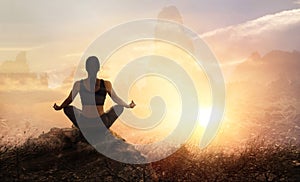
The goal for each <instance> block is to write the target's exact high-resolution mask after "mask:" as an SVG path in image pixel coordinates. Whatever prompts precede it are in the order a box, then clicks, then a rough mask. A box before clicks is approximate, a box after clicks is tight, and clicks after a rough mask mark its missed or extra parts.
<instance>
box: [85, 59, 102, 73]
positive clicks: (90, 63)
mask: <svg viewBox="0 0 300 182" xmlns="http://www.w3.org/2000/svg"><path fill="white" fill-rule="evenodd" d="M85 69H86V71H87V72H88V74H89V75H95V76H96V75H97V72H98V71H99V69H100V63H99V60H98V58H97V57H96V56H90V57H88V58H87V60H86V63H85Z"/></svg>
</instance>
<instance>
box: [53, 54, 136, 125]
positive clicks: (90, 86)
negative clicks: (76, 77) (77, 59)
mask: <svg viewBox="0 0 300 182" xmlns="http://www.w3.org/2000/svg"><path fill="white" fill-rule="evenodd" d="M99 69H100V63H99V60H98V58H97V57H95V56H91V57H89V58H88V59H87V61H86V71H87V73H88V77H87V78H86V79H82V80H80V81H76V82H75V83H74V86H73V89H72V91H71V92H70V94H69V96H68V97H67V98H66V99H65V101H64V102H63V103H62V104H61V105H60V106H58V105H56V103H55V104H54V106H53V108H54V109H55V110H61V109H63V110H64V113H65V114H66V115H67V117H68V118H69V119H70V120H71V121H72V123H73V124H74V125H75V126H76V127H78V122H77V120H76V118H77V119H78V118H80V119H82V120H84V121H92V120H93V119H95V121H96V122H98V121H99V116H100V118H101V120H102V121H103V123H104V125H105V126H106V128H110V127H111V126H112V124H113V123H114V122H115V121H116V119H117V118H118V116H119V115H120V114H121V113H122V112H123V108H124V107H126V108H134V107H135V103H134V102H133V101H131V103H130V104H127V103H125V102H124V101H123V100H122V99H121V98H119V97H118V96H117V94H116V93H115V92H114V90H113V88H112V85H111V83H110V82H109V81H106V80H103V79H98V78H97V73H98V71H99ZM78 93H79V95H80V98H81V103H82V110H79V109H78V108H76V107H74V106H70V104H71V103H72V101H73V100H74V98H75V96H76V95H77V94H78ZM106 94H108V95H109V96H110V97H111V98H112V100H113V101H114V102H115V103H117V105H116V106H113V107H111V108H110V109H109V111H108V112H104V109H103V105H104V102H105V98H106Z"/></svg>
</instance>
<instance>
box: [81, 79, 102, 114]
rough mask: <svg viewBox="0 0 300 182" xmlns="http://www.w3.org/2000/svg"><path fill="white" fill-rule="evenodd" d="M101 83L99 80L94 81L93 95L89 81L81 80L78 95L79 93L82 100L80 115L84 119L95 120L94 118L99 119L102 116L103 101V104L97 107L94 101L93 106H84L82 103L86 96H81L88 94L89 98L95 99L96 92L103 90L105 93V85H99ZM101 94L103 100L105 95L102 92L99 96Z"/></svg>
mask: <svg viewBox="0 0 300 182" xmlns="http://www.w3.org/2000/svg"><path fill="white" fill-rule="evenodd" d="M101 82H102V81H101V80H100V79H97V80H96V84H95V91H94V93H92V92H91V89H90V81H89V80H88V79H84V80H81V83H80V91H79V93H80V97H81V100H82V114H83V115H84V116H85V117H88V118H95V117H99V116H101V115H102V114H104V108H103V104H104V101H102V102H103V103H100V105H99V103H98V104H96V101H95V102H94V104H84V102H85V101H84V100H85V99H86V96H85V94H82V93H83V92H85V93H87V94H88V93H90V94H91V96H93V98H94V99H95V97H96V96H97V92H99V90H100V89H102V90H103V89H105V91H106V92H107V90H106V88H105V84H104V82H105V81H103V82H102V84H101ZM103 87H104V88H103ZM92 94H93V95H92ZM98 94H99V93H98ZM101 94H102V95H103V96H104V100H105V96H106V93H105V95H104V93H103V92H102V93H100V95H101Z"/></svg>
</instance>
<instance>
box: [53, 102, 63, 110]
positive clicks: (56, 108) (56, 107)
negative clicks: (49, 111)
mask: <svg viewBox="0 0 300 182" xmlns="http://www.w3.org/2000/svg"><path fill="white" fill-rule="evenodd" d="M53 108H54V109H55V110H56V111H59V110H61V109H62V107H61V106H58V105H56V103H54V105H53Z"/></svg>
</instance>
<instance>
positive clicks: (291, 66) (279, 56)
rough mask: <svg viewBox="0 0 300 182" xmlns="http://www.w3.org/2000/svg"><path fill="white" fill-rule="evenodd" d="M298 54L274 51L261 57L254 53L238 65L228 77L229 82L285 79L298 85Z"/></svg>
mask: <svg viewBox="0 0 300 182" xmlns="http://www.w3.org/2000/svg"><path fill="white" fill-rule="evenodd" d="M299 70H300V52H299V51H292V52H287V51H282V50H274V51H271V52H269V53H267V54H265V55H263V56H261V55H260V54H259V53H258V52H254V53H252V54H251V56H249V58H248V59H247V60H246V61H245V62H243V63H241V64H240V65H238V66H237V67H236V69H235V71H234V72H233V74H232V75H231V77H230V80H231V81H254V82H260V83H264V84H265V83H270V82H272V81H275V80H277V79H279V78H280V77H283V76H284V77H286V78H287V79H288V80H290V81H291V82H299V83H300V74H299Z"/></svg>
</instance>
